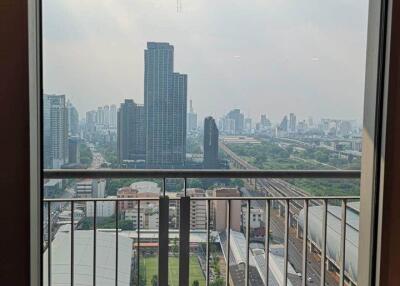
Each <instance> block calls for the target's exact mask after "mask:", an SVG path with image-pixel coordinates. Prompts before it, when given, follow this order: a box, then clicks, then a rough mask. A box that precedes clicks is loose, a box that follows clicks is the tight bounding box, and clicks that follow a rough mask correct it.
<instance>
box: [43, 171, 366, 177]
mask: <svg viewBox="0 0 400 286" xmlns="http://www.w3.org/2000/svg"><path fill="white" fill-rule="evenodd" d="M43 176H44V178H46V179H67V178H70V179H72V178H75V179H83V178H91V179H95V178H153V179H154V178H193V179H194V178H232V179H235V178H242V179H256V178H264V179H265V178H283V179H290V178H313V179H318V178H327V179H359V178H360V176H361V171H359V170H258V169H257V170H203V169H201V170H196V169H194V170H193V169H171V170H169V169H96V170H89V169H45V170H43Z"/></svg>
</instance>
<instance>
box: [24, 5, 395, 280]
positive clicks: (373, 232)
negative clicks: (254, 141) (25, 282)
mask: <svg viewBox="0 0 400 286" xmlns="http://www.w3.org/2000/svg"><path fill="white" fill-rule="evenodd" d="M391 1H392V0H380V1H376V0H369V15H368V40H367V59H366V61H367V66H366V82H365V97H364V120H363V126H364V136H363V155H362V168H361V171H362V175H361V190H362V191H361V194H360V195H361V203H360V237H362V238H363V239H362V240H361V239H360V243H359V264H358V284H359V285H379V258H380V244H379V242H380V237H381V222H382V205H381V201H382V199H380V198H381V196H382V194H383V190H382V187H383V174H384V162H383V161H381V158H383V157H381V156H382V155H384V151H385V150H384V146H385V144H384V143H385V123H386V105H385V102H386V101H387V82H388V70H387V66H388V64H387V61H388V60H389V59H388V57H387V56H386V55H387V54H388V50H387V47H388V45H387V42H388V38H389V37H390V24H389V21H388V18H390V17H388V15H390V14H391V5H389V4H390V3H391ZM41 2H42V1H41V0H27V5H28V33H29V34H28V37H29V38H28V41H29V112H30V114H29V118H30V122H29V127H30V223H31V226H30V281H31V285H32V286H41V285H42V255H41V253H42V244H41V238H42V234H43V233H42V232H43V231H42V223H41V218H42V216H43V213H42V207H41V201H42V191H41V190H42V182H43V180H42V179H43V174H42V172H43V168H42V167H43V163H42V147H43V146H42V129H41V126H42V115H41V106H42V102H41V101H42V96H41V94H42V92H43V88H42V87H43V84H42V83H43V81H42V80H43V77H42V25H41V22H42V18H41V16H42V6H41V5H42V3H41ZM388 31H389V32H388ZM371 114H373V116H371ZM367 135H368V136H367Z"/></svg>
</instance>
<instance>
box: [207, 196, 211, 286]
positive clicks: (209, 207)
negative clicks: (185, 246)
mask: <svg viewBox="0 0 400 286" xmlns="http://www.w3.org/2000/svg"><path fill="white" fill-rule="evenodd" d="M210 209H211V201H210V200H208V201H207V244H206V286H209V283H210V219H211V217H210V213H211V210H210Z"/></svg>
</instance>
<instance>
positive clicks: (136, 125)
mask: <svg viewBox="0 0 400 286" xmlns="http://www.w3.org/2000/svg"><path fill="white" fill-rule="evenodd" d="M117 125H118V136H117V146H118V159H119V161H120V162H122V161H124V160H144V159H145V154H146V149H145V147H146V145H145V143H146V139H145V136H146V135H145V122H144V107H143V106H142V105H138V104H136V103H135V102H134V101H133V100H131V99H125V102H124V103H121V106H120V108H119V110H118V117H117Z"/></svg>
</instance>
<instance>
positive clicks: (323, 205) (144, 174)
mask: <svg viewBox="0 0 400 286" xmlns="http://www.w3.org/2000/svg"><path fill="white" fill-rule="evenodd" d="M43 176H44V178H47V179H71V178H75V179H82V178H91V179H93V178H152V179H155V178H158V179H162V181H163V188H162V193H161V194H160V197H146V198H65V199H64V198H60V199H43V205H46V208H43V209H47V213H46V216H47V219H48V223H47V228H44V229H45V232H46V233H45V234H46V235H47V243H46V241H45V240H44V241H43V245H44V250H47V253H46V256H47V269H46V271H45V272H46V277H44V279H43V281H44V283H43V284H44V285H52V274H53V273H52V263H51V262H52V233H51V232H52V227H51V221H50V219H51V217H52V214H51V205H52V204H53V203H68V204H70V208H71V217H70V225H71V227H70V261H69V264H70V273H69V274H70V277H69V279H68V280H69V282H70V285H74V278H75V273H74V271H75V269H74V265H75V263H74V243H75V241H74V234H75V231H76V230H75V229H74V228H75V227H74V225H75V218H74V208H75V205H76V204H79V203H82V202H91V203H93V206H94V207H93V211H94V214H93V257H92V260H93V262H92V263H93V269H92V272H93V273H92V279H93V281H91V283H90V284H91V285H96V278H97V277H98V273H96V270H97V269H96V268H97V267H96V261H97V260H96V256H97V253H96V249H97V247H96V245H97V231H98V230H97V229H96V220H97V214H96V211H97V204H98V203H99V202H113V203H114V204H115V269H114V270H115V272H114V282H115V285H120V284H119V283H118V281H119V277H118V275H119V272H118V261H119V260H118V253H119V252H118V249H119V242H118V237H119V214H120V204H121V203H123V202H128V201H131V202H134V203H135V204H136V205H137V214H136V215H137V229H136V236H137V237H136V239H137V242H138V243H137V244H136V254H137V255H136V257H135V259H136V262H135V263H136V266H137V267H139V265H140V259H141V257H140V247H141V243H142V242H141V231H143V230H142V229H141V227H140V214H141V213H140V211H141V210H140V205H141V203H143V202H150V201H152V202H156V203H158V205H159V221H158V255H159V256H158V275H157V278H158V285H160V286H164V285H165V286H168V281H170V280H169V277H168V276H169V253H170V245H169V234H170V233H171V231H170V229H169V206H170V201H172V199H170V198H169V197H168V196H167V195H166V192H165V190H166V180H167V179H169V178H181V179H183V180H184V186H183V194H182V196H180V197H177V198H174V199H173V200H176V201H179V209H180V212H179V267H178V268H179V285H180V286H188V285H191V284H190V283H189V265H190V263H189V258H190V233H191V230H190V217H191V216H190V213H191V203H193V202H200V201H205V204H206V226H205V230H204V231H205V237H206V243H205V248H206V249H205V257H206V259H205V267H204V268H205V269H204V276H205V285H212V284H211V278H212V277H211V275H210V251H211V243H212V242H211V232H212V227H215V225H213V224H214V223H215V222H213V220H212V217H211V209H212V205H211V204H213V203H215V202H217V201H223V202H226V203H225V204H226V214H225V217H226V229H227V230H228V231H225V232H222V233H221V234H220V243H221V249H222V252H223V256H224V258H225V261H226V264H227V267H226V271H225V273H224V274H225V284H226V285H245V286H248V285H253V286H255V285H268V281H271V279H272V278H271V277H270V275H271V265H270V242H271V223H272V221H271V210H273V209H274V208H277V209H278V214H282V215H283V218H282V219H283V225H284V227H283V229H284V230H283V269H282V272H281V274H282V275H281V276H279V275H275V276H274V277H275V278H274V280H275V282H276V283H277V284H278V285H284V286H286V285H288V284H290V285H294V284H291V282H290V279H288V277H289V275H288V274H289V271H288V265H289V249H290V242H289V236H290V228H291V226H292V225H293V223H292V221H293V220H294V221H295V225H297V230H299V229H301V233H302V236H301V237H300V239H301V242H302V245H301V253H302V258H301V275H300V276H301V277H299V280H300V281H298V283H297V284H296V285H307V284H308V283H310V281H308V279H309V277H308V275H307V273H308V267H309V266H308V259H309V257H308V250H307V249H308V246H310V247H312V248H314V249H316V251H317V252H318V255H319V264H320V270H319V273H318V275H319V277H313V279H315V280H314V281H313V282H315V281H316V282H317V283H315V284H314V285H318V284H320V285H326V284H325V283H326V270H327V269H326V268H327V264H328V265H329V263H331V265H334V266H335V267H336V269H338V272H339V275H338V281H339V282H338V284H339V285H345V281H346V283H349V285H356V281H355V280H356V279H355V278H354V276H355V275H354V273H351V271H350V266H346V261H345V259H346V254H345V252H346V248H347V247H346V244H348V243H349V242H346V239H347V238H346V233H347V231H348V229H349V228H350V229H353V228H354V225H352V224H351V223H349V222H348V219H347V218H346V215H347V213H348V212H349V209H348V208H349V206H348V203H349V202H353V201H359V197H358V196H329V197H328V196H308V195H307V194H306V193H304V192H297V191H295V190H291V192H289V191H288V192H289V193H285V191H282V193H281V195H279V196H243V197H242V196H235V197H211V196H205V197H190V196H188V194H187V180H189V179H193V178H241V179H252V180H260V181H259V184H260V185H261V187H262V186H263V183H264V182H263V180H265V179H277V178H279V179H285V178H290V179H293V178H308V179H315V178H318V179H320V178H329V179H359V178H360V172H359V171H297V170H295V171H261V170H131V169H129V170H128V169H123V170H104V169H102V170H45V171H44V172H43ZM257 183H258V182H256V181H255V184H256V185H257ZM235 201H240V202H241V205H242V206H243V208H241V209H244V211H243V213H242V215H241V217H242V226H241V233H242V234H244V240H245V245H244V252H245V261H244V269H242V272H244V279H243V281H240V282H239V283H235V284H233V283H231V282H232V279H233V277H232V274H231V273H230V268H231V265H232V263H231V261H232V257H231V256H232V253H233V252H232V251H233V250H232V249H231V242H232V237H231V236H232V234H234V233H233V231H232V230H231V217H232V204H233V202H235ZM329 203H331V204H332V203H333V204H334V205H335V207H336V210H337V209H338V208H340V215H339V216H338V215H337V212H336V213H333V212H332V213H331V211H330V208H329ZM253 204H258V206H259V207H260V208H262V209H263V211H264V222H265V233H264V237H265V240H264V263H261V267H264V269H259V268H260V264H256V265H254V263H255V262H252V261H253V260H254V257H253V255H252V254H251V248H250V242H251V240H252V238H251V207H252V206H253ZM311 207H315V210H318V212H317V213H314V219H315V216H319V215H321V217H320V218H318V219H320V222H321V230H320V231H321V236H320V241H318V239H315V238H314V237H312V233H309V226H310V223H311V222H309V214H310V208H311ZM282 210H283V211H282ZM329 216H331V217H335V218H336V219H337V220H338V221H339V222H340V242H339V249H338V251H339V253H338V254H337V255H336V256H335V255H332V254H327V235H328V227H329V224H328V217H329ZM314 222H315V221H313V222H312V223H314ZM312 226H313V227H314V225H312ZM314 233H315V230H314ZM242 250H243V249H242ZM333 256H334V257H333ZM251 260H252V261H251ZM252 263H253V265H251V264H252ZM254 267H255V269H256V270H257V271H258V273H259V274H260V277H261V280H260V281H261V282H260V281H259V282H257V281H253V280H252V276H254V275H252V274H251V271H252V269H251V268H254ZM257 267H258V268H257ZM135 274H136V275H137V277H132V279H131V281H134V283H133V285H139V281H140V275H141V274H140V271H139V269H137V270H136V272H135ZM46 282H47V283H46ZM234 282H236V281H234ZM241 283H242V284H241ZM66 284H68V282H66ZM90 284H89V285H90ZM113 284H114V283H113ZM131 284H132V283H131ZM75 285H76V284H75ZM146 285H148V284H146Z"/></svg>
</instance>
